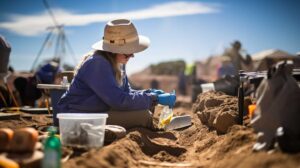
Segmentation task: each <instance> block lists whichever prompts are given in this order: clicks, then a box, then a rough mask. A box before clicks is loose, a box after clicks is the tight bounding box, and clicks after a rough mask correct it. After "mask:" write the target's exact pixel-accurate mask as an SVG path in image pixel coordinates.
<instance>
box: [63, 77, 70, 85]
mask: <svg viewBox="0 0 300 168" xmlns="http://www.w3.org/2000/svg"><path fill="white" fill-rule="evenodd" d="M68 84H69V81H68V77H67V76H63V79H62V81H61V85H62V86H67V85H68Z"/></svg>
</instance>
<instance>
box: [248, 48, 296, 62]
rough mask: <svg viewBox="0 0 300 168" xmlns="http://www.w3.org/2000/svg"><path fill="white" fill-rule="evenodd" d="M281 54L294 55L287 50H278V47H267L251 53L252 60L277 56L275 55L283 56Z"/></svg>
mask: <svg viewBox="0 0 300 168" xmlns="http://www.w3.org/2000/svg"><path fill="white" fill-rule="evenodd" d="M283 56H294V55H292V54H289V53H288V52H285V51H282V50H278V49H269V50H264V51H261V52H258V53H255V54H253V55H252V60H253V61H260V60H263V59H264V58H277V57H283Z"/></svg>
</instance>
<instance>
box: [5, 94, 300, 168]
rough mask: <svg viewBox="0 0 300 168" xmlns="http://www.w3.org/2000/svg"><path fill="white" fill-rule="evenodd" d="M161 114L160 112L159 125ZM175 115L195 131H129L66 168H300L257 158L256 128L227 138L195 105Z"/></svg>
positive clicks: (287, 157) (32, 122)
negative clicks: (206, 122) (188, 117)
mask: <svg viewBox="0 0 300 168" xmlns="http://www.w3.org/2000/svg"><path fill="white" fill-rule="evenodd" d="M161 110H162V108H160V107H157V108H156V110H155V114H154V123H157V120H158V119H157V118H158V116H159V114H160V111H161ZM174 113H175V115H183V114H190V115H191V116H192V118H193V119H192V122H193V125H192V126H190V127H188V128H184V129H181V130H175V131H168V132H165V131H153V130H149V129H144V128H135V129H131V130H128V133H127V135H126V137H124V138H122V139H120V140H117V141H114V142H113V143H111V144H109V145H105V146H104V147H102V148H100V149H91V150H89V151H84V152H82V151H81V152H75V153H76V154H74V155H72V156H71V158H70V159H69V160H68V161H67V162H65V163H64V164H63V167H65V168H74V167H79V168H80V167H90V168H92V167H95V168H99V167H110V168H111V167H174V168H175V167H199V168H202V167H205V168H214V167H216V168H217V167H220V168H221V167H222V168H224V167H229V168H235V167H242V168H253V167H262V168H265V167H272V168H279V167H280V168H281V167H284V168H289V167H290V168H300V153H299V154H286V153H282V152H281V151H279V150H273V151H269V152H268V151H262V152H254V151H253V150H252V146H253V144H254V143H255V141H256V134H255V133H254V132H253V129H252V128H251V126H240V125H234V126H232V127H230V128H229V129H228V131H227V133H226V134H217V131H215V130H213V129H208V127H207V126H206V125H203V124H202V123H201V121H200V119H199V115H197V113H194V112H192V104H191V103H188V102H187V101H185V99H180V98H179V100H178V102H177V107H176V108H175V109H174ZM50 123H51V120H49V118H47V117H45V116H41V115H39V116H37V117H33V118H22V119H21V120H10V121H0V127H10V128H20V127H25V126H31V127H35V128H41V127H40V126H43V125H49V124H50Z"/></svg>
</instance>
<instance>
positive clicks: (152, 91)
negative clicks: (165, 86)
mask: <svg viewBox="0 0 300 168" xmlns="http://www.w3.org/2000/svg"><path fill="white" fill-rule="evenodd" d="M150 92H151V93H154V94H156V95H160V94H164V93H165V92H164V91H163V90H160V89H150Z"/></svg>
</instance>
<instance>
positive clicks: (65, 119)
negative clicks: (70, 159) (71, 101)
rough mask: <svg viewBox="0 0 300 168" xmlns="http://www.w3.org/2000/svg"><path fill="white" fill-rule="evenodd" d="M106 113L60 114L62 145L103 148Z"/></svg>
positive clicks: (58, 116)
mask: <svg viewBox="0 0 300 168" xmlns="http://www.w3.org/2000/svg"><path fill="white" fill-rule="evenodd" d="M107 117H108V115H107V114H106V113H92V114H91V113H59V114H57V118H58V119H59V131H60V139H61V143H62V145H64V146H72V147H88V148H90V147H102V146H103V142H104V134H105V125H106V119H107Z"/></svg>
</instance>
